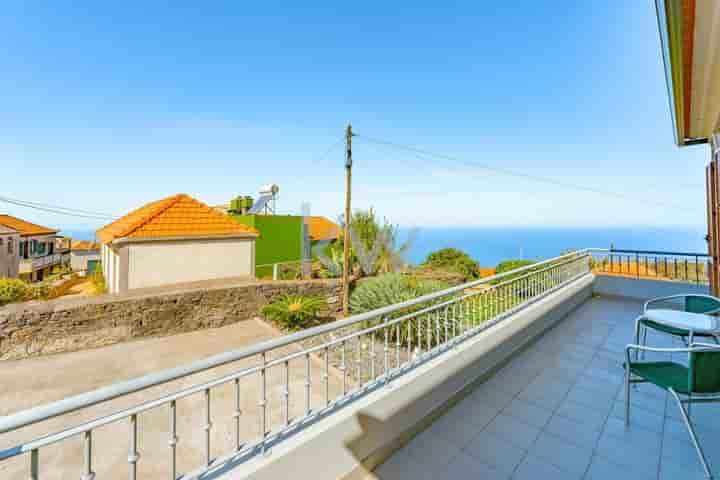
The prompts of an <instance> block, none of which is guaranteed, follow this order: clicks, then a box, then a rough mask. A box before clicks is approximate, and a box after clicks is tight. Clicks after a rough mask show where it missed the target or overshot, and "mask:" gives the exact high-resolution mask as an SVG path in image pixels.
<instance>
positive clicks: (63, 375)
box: [0, 320, 339, 479]
mask: <svg viewBox="0 0 720 480" xmlns="http://www.w3.org/2000/svg"><path fill="white" fill-rule="evenodd" d="M278 335H279V333H278V332H277V331H276V330H274V329H273V328H271V327H270V326H268V325H267V324H265V323H264V322H262V321H260V320H248V321H244V322H240V323H237V324H234V325H229V326H226V327H222V328H217V329H208V330H202V331H198V332H192V333H186V334H180V335H174V336H171V337H163V338H151V339H143V340H138V341H134V342H128V343H122V344H117V345H112V346H108V347H104V348H99V349H95V350H85V351H80V352H71V353H63V354H57V355H51V356H45V357H38V358H31V359H26V360H18V361H6V362H0V415H8V414H11V413H14V412H17V411H20V410H24V409H27V408H30V407H34V406H38V405H42V404H45V403H48V402H52V401H55V400H59V399H62V398H64V397H66V396H69V395H75V394H79V393H83V392H87V391H89V390H93V389H95V388H99V387H102V386H105V385H108V384H110V383H113V382H117V381H121V380H127V379H131V378H134V377H137V376H140V375H144V374H146V373H149V372H153V371H157V370H161V369H165V368H170V367H174V366H177V365H180V364H184V363H187V362H191V361H193V360H196V359H199V358H204V357H207V356H210V355H214V354H217V353H220V352H224V351H228V350H233V349H239V348H242V347H244V346H248V345H251V344H254V343H256V342H259V341H262V340H267V339H269V338H272V337H275V336H278ZM288 348H291V347H288ZM288 351H291V350H287V349H286V350H285V352H288ZM280 353H282V352H279V351H278V352H277V353H276V354H275V355H272V356H271V357H270V358H272V357H275V356H277V354H280ZM256 363H257V359H248V360H246V361H242V362H237V363H235V364H232V365H226V366H223V367H220V368H217V369H214V370H212V371H210V372H204V373H201V374H197V375H194V376H192V377H190V378H187V379H184V380H182V381H177V382H172V383H170V384H167V385H162V386H159V387H154V388H152V389H149V390H146V391H144V392H139V393H137V394H133V395H130V396H128V397H126V398H120V399H116V400H113V401H110V402H107V403H106V404H101V405H97V406H94V407H91V408H89V409H86V410H83V411H81V412H77V413H72V414H68V415H65V416H63V417H61V418H57V419H53V420H50V421H47V422H44V423H42V424H38V425H34V426H31V427H28V428H26V429H24V430H21V431H18V432H13V433H10V434H5V435H0V448H3V449H4V448H7V447H11V446H14V443H15V442H18V441H27V440H30V439H32V438H35V437H37V436H41V435H43V434H47V433H53V432H56V431H59V430H62V429H64V428H67V427H70V426H74V425H76V424H78V423H80V422H81V421H83V420H88V419H91V418H96V417H98V416H102V415H105V414H109V413H111V412H114V411H117V410H118V409H121V408H125V407H129V406H132V405H136V404H138V403H142V402H144V401H147V400H151V399H154V398H157V397H158V396H160V395H162V394H164V393H170V392H173V391H177V390H179V389H181V388H184V387H188V386H190V385H194V384H197V383H199V382H201V381H204V380H209V379H213V378H217V377H219V376H221V375H222V374H226V373H228V372H231V371H233V370H237V369H240V368H244V367H249V366H252V365H255V364H256ZM311 370H312V372H311V377H312V382H313V393H312V397H311V398H312V405H313V407H319V406H321V404H322V403H323V401H324V388H322V387H321V380H322V379H321V374H322V365H321V362H320V361H319V360H316V359H314V358H313V363H312V367H311ZM331 373H332V372H331ZM304 374H305V363H304V361H301V362H297V364H291V368H290V391H291V396H290V399H291V404H290V411H291V415H293V414H295V415H298V414H300V413H301V412H302V411H303V410H304V407H305V400H304V399H305V397H304V381H305V376H304ZM330 383H331V385H330V386H331V391H332V392H331V393H332V394H334V393H336V391H337V389H338V388H339V387H338V384H339V382H338V380H337V377H334V376H332V377H331V382H330ZM283 389H284V376H283V372H282V370H281V369H280V368H277V369H271V370H270V371H269V372H268V401H269V410H270V411H269V417H270V421H271V422H272V424H273V425H278V424H279V423H280V421H281V417H282V409H281V405H282V403H281V401H282V394H281V392H282V390H283ZM241 391H242V396H241V406H242V410H243V415H242V417H241V431H242V437H243V438H245V439H246V440H251V439H253V438H256V437H257V436H258V434H259V415H258V411H259V407H258V403H259V380H258V376H257V375H253V376H251V377H247V378H245V379H243V381H242V382H241ZM177 409H178V419H177V422H178V426H177V428H178V436H179V438H180V441H179V444H178V472H179V473H180V472H186V471H188V470H192V469H194V468H196V467H198V466H200V465H201V464H202V463H203V459H204V431H203V429H202V427H203V425H204V423H205V421H204V399H203V396H202V394H200V395H194V396H192V397H188V398H185V399H181V400H179V401H178V402H177ZM233 410H234V389H233V386H232V385H231V384H229V385H224V386H221V387H218V388H216V389H213V390H212V394H211V416H212V422H213V428H212V449H211V451H212V454H213V456H218V455H222V454H224V453H228V452H230V451H231V450H232V448H233V447H234V438H235V435H234V421H233V417H232V413H233ZM168 417H169V409H168V407H167V406H165V407H160V408H157V409H155V410H152V411H149V412H147V413H144V414H141V415H140V416H139V417H138V427H139V428H138V431H139V451H140V455H141V458H140V461H139V463H138V474H139V475H138V477H139V478H167V476H168V469H169V458H170V447H169V446H168V440H169V420H168ZM129 431H130V429H129V422H128V421H122V422H120V423H116V424H112V425H110V426H107V427H103V428H101V429H98V430H97V431H95V432H93V469H94V470H95V471H96V472H97V474H98V475H97V476H98V478H127V475H128V474H127V471H128V464H127V456H128V451H129ZM82 453H83V452H82V438H80V437H77V438H72V439H69V440H66V441H64V442H62V443H61V444H57V445H54V446H50V447H47V448H43V449H41V450H40V469H41V477H45V478H63V479H64V478H79V477H80V474H81V466H82ZM29 463H30V462H29V456H28V455H23V456H21V457H17V458H15V459H13V460H10V461H8V462H4V463H2V464H0V478H7V479H15V478H18V479H21V478H29Z"/></svg>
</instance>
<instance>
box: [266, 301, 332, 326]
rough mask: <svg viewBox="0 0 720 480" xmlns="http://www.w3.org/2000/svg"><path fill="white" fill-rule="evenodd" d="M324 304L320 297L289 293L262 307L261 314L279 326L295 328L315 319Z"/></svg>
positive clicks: (306, 324)
mask: <svg viewBox="0 0 720 480" xmlns="http://www.w3.org/2000/svg"><path fill="white" fill-rule="evenodd" d="M324 306H325V301H324V300H323V299H322V298H320V297H306V296H304V295H294V294H289V295H285V296H284V297H282V298H281V299H280V300H278V301H276V302H273V303H271V304H269V305H266V306H265V307H263V309H262V314H263V315H264V316H265V317H266V318H268V319H270V320H272V321H274V322H276V323H278V324H279V325H280V326H281V327H284V328H288V329H291V330H297V329H300V328H305V327H307V326H309V324H310V323H312V321H314V320H315V319H317V317H318V314H319V313H320V311H321V310H322V309H323V307H324Z"/></svg>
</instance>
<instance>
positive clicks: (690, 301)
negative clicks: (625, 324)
mask: <svg viewBox="0 0 720 480" xmlns="http://www.w3.org/2000/svg"><path fill="white" fill-rule="evenodd" d="M678 299H683V310H685V311H686V312H691V313H704V314H706V315H717V314H719V313H720V298H717V297H713V296H710V295H701V294H695V293H688V294H681V295H670V296H667V297H659V298H653V299H652V300H648V301H647V302H645V305H644V306H643V313H644V312H646V311H647V310H648V309H649V308H650V307H651V306H652V305H653V304H655V305H657V304H658V303H661V302H666V303H667V302H672V301H673V300H678ZM648 329H653V330H657V331H659V332H664V333H667V334H670V335H674V336H676V337H680V338H682V340H683V342H685V345H687V344H688V337H689V335H690V332H689V331H687V330H682V329H680V328H674V327H670V326H668V325H663V324H661V323H657V322H653V321H652V320H648V319H645V318H642V317H641V318H640V319H639V320H638V322H637V325H636V327H635V343H636V344H638V345H646V344H647V332H648ZM693 337H694V338H700V337H702V338H710V339H712V340H713V341H714V342H715V343H718V344H720V339H718V337H717V336H715V335H710V334H702V333H695V334H693Z"/></svg>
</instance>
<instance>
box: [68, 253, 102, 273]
mask: <svg viewBox="0 0 720 480" xmlns="http://www.w3.org/2000/svg"><path fill="white" fill-rule="evenodd" d="M100 256H101V255H100V252H99V251H97V250H95V251H92V250H90V251H84V250H79V251H74V252H70V266H71V267H72V269H73V271H75V272H85V271H87V268H88V267H87V265H88V261H89V260H100Z"/></svg>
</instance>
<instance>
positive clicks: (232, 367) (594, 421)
mask: <svg viewBox="0 0 720 480" xmlns="http://www.w3.org/2000/svg"><path fill="white" fill-rule="evenodd" d="M654 253H656V254H657V253H658V252H654ZM619 255H625V253H622V254H621V253H620V252H618V251H613V252H607V251H587V250H586V251H581V252H575V253H572V254H568V255H564V256H562V257H558V258H555V259H551V260H548V261H545V262H541V263H538V264H535V265H532V266H529V267H524V268H522V269H518V270H515V271H513V272H507V273H505V274H502V275H498V276H495V277H491V278H489V279H482V280H479V281H476V282H472V283H471V284H467V285H463V286H459V287H454V288H451V289H448V290H444V291H442V292H437V293H434V294H431V295H426V296H424V297H421V298H419V299H415V300H411V301H409V302H405V303H403V304H398V305H393V306H390V307H385V308H383V309H379V310H376V311H373V312H368V313H367V314H362V315H358V316H354V317H350V318H348V319H345V320H341V321H338V322H334V323H332V324H328V325H323V326H320V327H315V328H313V329H309V330H305V331H302V332H298V333H295V334H293V335H288V336H285V337H282V338H278V339H275V340H271V341H268V342H263V343H260V344H257V345H253V346H252V347H250V348H245V349H242V350H238V351H231V352H225V353H222V354H219V355H217V356H215V357H211V358H208V359H205V360H202V361H200V362H195V363H193V364H190V365H184V366H178V367H176V368H173V369H171V370H167V371H161V372H156V373H153V374H150V375H146V376H144V377H140V378H137V379H133V380H129V381H126V382H121V383H118V384H114V385H110V386H108V387H105V388H101V389H99V390H96V391H93V392H88V393H86V394H81V395H78V396H74V397H69V398H66V399H63V400H61V401H59V402H55V403H53V404H49V405H45V406H40V407H37V408H33V409H29V410H25V411H21V412H14V413H12V414H11V415H8V416H5V417H2V418H0V472H3V474H4V476H6V477H7V478H23V477H24V478H28V477H29V478H33V479H37V478H42V477H41V476H40V474H39V472H51V474H50V476H51V478H55V477H58V478H60V477H62V478H64V477H65V476H68V477H71V476H80V475H84V477H83V478H91V477H92V476H93V474H94V473H95V472H97V475H98V477H100V478H128V475H129V478H131V479H132V478H159V477H166V478H167V477H169V478H179V476H180V475H181V474H182V475H183V477H182V478H203V479H210V478H222V479H225V478H227V479H235V478H260V479H264V478H268V479H273V478H305V477H312V478H322V479H343V478H364V479H383V480H384V479H388V480H394V479H405V478H407V479H424V478H428V479H430V478H483V479H485V478H487V479H493V478H499V479H500V478H516V479H522V478H533V479H536V478H552V479H564V478H577V479H582V478H586V479H594V478H612V477H615V478H616V479H620V478H633V479H637V478H641V479H642V478H655V479H663V478H683V479H685V478H688V479H692V478H703V474H702V470H701V467H700V464H699V462H698V461H697V458H696V456H695V452H694V450H693V449H692V445H691V443H690V438H689V436H688V435H687V432H686V431H685V430H684V427H683V425H682V423H681V421H680V415H679V411H678V410H677V408H676V407H675V405H673V404H671V403H670V401H669V400H668V398H667V396H666V395H665V394H664V393H663V392H662V391H660V390H657V389H653V387H651V386H647V385H638V386H637V390H636V391H634V393H633V397H632V398H633V408H632V411H631V425H630V427H629V428H627V429H626V428H625V425H624V423H623V420H622V419H623V417H622V415H623V408H622V407H623V404H622V391H623V388H622V379H623V369H622V367H621V364H622V362H623V360H624V356H623V354H624V352H623V349H624V347H625V345H626V344H628V343H631V342H632V341H633V328H634V319H635V318H636V316H637V315H638V313H639V312H640V310H641V307H642V303H641V300H642V299H645V298H649V297H654V296H659V295H667V294H672V293H680V292H683V293H687V292H707V284H706V283H705V280H706V276H703V274H702V272H705V271H706V270H704V269H705V268H706V267H707V263H706V257H705V256H702V255H699V254H698V255H699V257H698V259H697V260H695V258H694V255H695V254H689V255H688V254H677V253H666V254H663V255H664V257H666V258H668V259H671V260H669V262H670V264H672V263H673V261H674V262H675V263H677V264H678V265H682V266H683V267H685V265H689V267H688V275H685V276H684V277H683V278H678V276H677V275H675V269H673V268H670V269H663V268H659V267H658V268H655V267H645V265H646V257H647V265H651V264H652V259H651V258H650V257H651V256H650V255H649V254H648V253H642V252H633V253H629V255H631V256H632V259H631V260H630V261H629V263H628V260H627V259H623V262H622V264H623V265H628V264H629V265H630V266H631V268H630V270H629V271H623V272H619V271H613V270H608V267H607V265H608V264H609V263H610V262H612V264H613V266H615V265H617V258H618V256H619ZM685 259H688V262H687V263H685ZM633 262H634V263H633ZM661 263H662V265H663V266H664V265H665V261H662V262H661ZM632 265H635V266H637V271H633V270H632ZM701 265H703V266H701ZM693 269H694V270H693ZM678 271H684V268H681V269H680V270H678ZM650 272H652V273H653V275H650ZM670 272H672V273H670ZM690 272H695V275H692V274H691V273H690ZM655 273H657V275H655ZM480 287H482V288H480ZM672 342H673V340H671V339H670V338H669V337H667V336H664V335H660V334H653V333H651V334H650V336H649V338H648V343H649V344H652V345H656V346H668V345H671V344H672ZM200 374H202V377H197V376H196V375H200ZM191 376H192V377H191ZM713 408H714V407H713V405H712V404H707V405H694V406H693V411H692V418H693V421H694V422H695V424H696V427H697V429H698V433H699V436H700V438H701V442H703V443H704V444H705V445H706V446H708V448H706V453H707V455H708V457H709V461H710V463H711V466H712V467H713V468H715V469H717V468H718V466H720V453H719V452H720V451H719V450H718V449H717V448H714V447H712V446H713V445H717V444H718V441H720V416H719V415H717V413H718V411H717V410H716V409H713ZM128 472H129V473H128Z"/></svg>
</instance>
